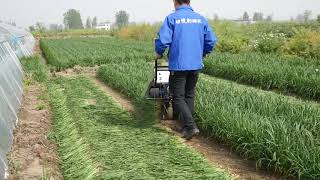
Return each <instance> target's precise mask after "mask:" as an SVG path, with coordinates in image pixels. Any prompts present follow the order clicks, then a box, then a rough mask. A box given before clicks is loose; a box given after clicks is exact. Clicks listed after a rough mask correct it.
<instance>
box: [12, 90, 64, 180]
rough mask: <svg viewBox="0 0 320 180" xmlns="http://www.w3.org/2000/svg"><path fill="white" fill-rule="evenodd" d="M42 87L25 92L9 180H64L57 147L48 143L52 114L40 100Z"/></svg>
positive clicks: (13, 148) (15, 137) (16, 131)
mask: <svg viewBox="0 0 320 180" xmlns="http://www.w3.org/2000/svg"><path fill="white" fill-rule="evenodd" d="M41 95H42V88H41V86H40V85H31V86H28V87H27V88H25V90H24V100H23V104H22V106H21V110H20V113H19V115H18V116H19V124H18V127H17V129H16V130H15V132H14V142H13V147H12V150H11V152H10V154H9V156H8V159H9V170H10V176H9V179H10V180H11V179H12V180H16V179H19V180H21V179H23V180H24V179H26V180H27V179H42V178H45V179H51V180H53V179H54V180H59V179H62V175H61V174H60V172H59V162H58V156H57V154H56V150H57V148H56V146H55V144H54V143H52V142H51V141H50V140H48V137H47V136H48V133H49V131H50V129H51V113H50V111H49V109H48V105H47V103H46V102H45V101H44V100H42V99H40V97H41Z"/></svg>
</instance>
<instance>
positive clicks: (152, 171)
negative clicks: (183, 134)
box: [34, 38, 320, 179]
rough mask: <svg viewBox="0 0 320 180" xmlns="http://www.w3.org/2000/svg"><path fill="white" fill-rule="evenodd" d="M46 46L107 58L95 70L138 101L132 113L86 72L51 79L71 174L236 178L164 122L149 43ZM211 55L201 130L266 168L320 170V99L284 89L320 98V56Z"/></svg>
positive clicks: (51, 52)
mask: <svg viewBox="0 0 320 180" xmlns="http://www.w3.org/2000/svg"><path fill="white" fill-rule="evenodd" d="M41 47H42V49H43V52H44V54H45V56H46V58H47V61H48V63H49V65H50V66H51V67H54V68H55V69H56V70H63V69H66V68H69V67H73V66H75V65H81V66H95V65H99V66H100V67H99V68H98V71H97V74H96V76H97V78H98V79H100V80H101V81H102V82H104V83H105V84H106V85H108V86H111V87H112V88H114V89H115V90H118V91H119V92H120V93H122V94H123V95H125V96H126V97H128V98H129V99H131V101H132V102H133V104H134V106H135V108H136V109H137V112H136V113H133V114H130V113H128V112H126V111H124V110H123V109H121V108H120V106H119V105H118V104H117V103H115V102H114V100H113V99H112V98H111V97H109V96H108V95H106V94H104V93H103V92H102V91H101V90H99V88H98V87H97V86H96V85H94V84H93V83H92V82H91V81H90V79H88V78H86V77H81V76H80V77H74V78H65V77H64V78H63V77H60V78H55V80H53V81H51V82H48V83H47V84H48V87H49V88H48V89H49V94H50V97H51V98H50V102H51V106H52V109H53V114H54V133H53V137H54V139H55V140H56V141H57V142H58V145H59V154H60V156H61V166H62V170H63V174H64V176H65V177H67V179H70V178H71V179H73V178H89V179H90V178H97V177H99V178H102V179H105V178H107V179H108V178H119V177H125V178H129V179H137V178H139V177H141V176H139V175H141V174H143V177H147V178H155V177H159V175H160V174H161V175H162V176H161V177H163V179H170V178H176V177H185V178H190V179H194V178H199V179H203V178H204V179H208V178H209V179H210V178H213V179H215V178H218V179H228V178H230V176H229V175H228V173H226V172H223V171H221V170H218V169H216V168H214V167H212V166H210V165H208V162H206V160H205V159H204V158H203V157H202V156H201V155H199V154H198V153H197V152H194V151H193V150H190V149H189V148H188V147H187V146H186V145H184V144H183V143H181V142H179V141H177V140H176V138H174V137H173V136H171V135H169V134H168V133H167V132H165V131H164V130H162V129H159V128H158V127H157V126H156V124H157V122H156V121H155V119H156V117H155V116H156V109H155V105H154V104H153V103H151V102H149V101H146V100H145V99H144V97H143V95H144V92H145V90H146V87H147V85H148V83H149V81H150V78H151V77H152V73H153V63H152V57H153V55H152V53H151V52H152V51H153V48H152V45H151V43H146V42H135V41H131V40H119V39H113V38H72V39H61V40H42V42H41ZM128 52H129V53H128ZM205 65H206V66H205V69H204V71H203V72H204V73H205V74H202V75H201V76H200V80H199V85H198V89H197V98H196V112H197V114H196V117H197V118H196V119H197V122H198V124H199V126H200V129H201V130H202V132H203V136H205V137H209V138H210V137H214V138H216V139H219V140H220V141H221V142H224V143H226V144H228V145H229V146H230V147H232V149H234V150H236V151H237V152H238V153H239V154H241V155H242V156H243V157H245V158H247V159H251V160H254V161H255V162H256V165H257V166H258V167H260V168H264V169H268V170H271V171H275V172H278V173H280V174H283V175H285V176H295V177H299V178H301V179H318V178H320V173H319V172H320V164H319V162H320V156H319V154H320V148H319V147H320V146H319V141H320V134H319V132H320V121H319V117H320V105H319V104H318V103H316V102H311V101H308V100H303V99H298V98H295V97H291V96H286V95H283V94H286V93H294V94H296V95H297V96H300V97H304V98H309V99H318V96H319V92H320V91H319V82H320V79H319V76H318V71H317V69H318V68H319V62H318V61H316V60H314V59H301V58H292V57H291V58H289V57H280V56H278V55H271V54H256V53H242V54H229V53H216V54H214V55H212V56H210V57H209V58H208V59H207V60H206V61H205ZM34 67H37V66H36V65H34ZM40 72H41V71H40ZM38 73H39V72H38ZM219 78H224V79H225V80H224V79H219ZM233 81H236V82H233ZM238 83H244V84H247V85H251V87H249V86H246V85H241V84H238ZM256 87H259V88H256ZM260 88H262V89H264V90H262V89H260ZM266 90H275V92H270V91H266ZM278 92H281V93H278ZM66 127H68V128H66ZM106 137H108V138H106ZM70 144H75V145H76V146H77V147H78V148H72V146H70ZM164 147H165V148H164ZM78 154H84V155H83V156H78ZM190 155H191V157H192V158H185V159H184V160H181V159H183V158H175V157H177V156H180V157H188V156H190ZM180 160H181V161H180ZM80 162H81V163H80ZM133 164H134V165H135V166H133ZM164 175H165V176H164Z"/></svg>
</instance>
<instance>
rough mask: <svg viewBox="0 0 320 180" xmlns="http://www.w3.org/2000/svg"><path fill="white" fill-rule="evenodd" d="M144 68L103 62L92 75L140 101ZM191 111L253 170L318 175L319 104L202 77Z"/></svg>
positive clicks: (208, 133)
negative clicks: (252, 163)
mask: <svg viewBox="0 0 320 180" xmlns="http://www.w3.org/2000/svg"><path fill="white" fill-rule="evenodd" d="M138 67H140V68H138ZM150 68H152V65H149V64H145V65H143V66H142V65H141V64H136V63H128V64H122V65H121V66H119V64H108V65H106V66H102V67H101V68H100V69H99V70H98V73H97V75H98V77H99V78H100V79H101V80H102V81H104V82H105V83H107V84H109V85H112V86H113V87H114V88H117V89H118V90H120V91H121V92H123V93H124V94H126V95H127V96H129V97H140V98H141V95H140V92H141V90H143V88H144V87H145V84H146V83H147V82H148V81H147V80H148V79H147V78H146V73H145V72H148V69H150ZM130 72H131V73H130ZM143 81H144V82H143ZM128 83H130V84H133V85H129V86H128ZM196 107H197V113H198V122H199V123H200V125H201V128H202V130H204V131H205V132H206V133H207V135H209V136H216V137H219V138H221V139H222V140H224V141H226V142H228V143H230V144H231V145H232V146H234V147H235V149H237V151H239V152H240V153H242V154H243V155H244V156H246V157H248V158H251V159H255V160H257V162H258V165H259V166H261V167H268V168H270V169H276V170H278V171H281V172H286V173H289V174H299V175H301V176H302V177H305V178H314V177H319V173H318V172H320V166H319V165H318V162H319V161H320V159H319V156H318V155H319V150H320V149H319V146H318V142H319V140H320V139H319V138H320V136H319V135H320V134H319V130H320V122H319V121H318V120H319V119H318V118H319V117H320V109H319V108H320V106H319V105H317V104H313V103H308V102H305V101H301V100H297V99H295V98H291V97H286V96H282V95H278V94H276V93H272V92H265V91H262V90H257V89H254V88H251V87H246V86H243V85H237V84H234V83H231V82H229V81H225V80H220V79H216V78H213V77H209V76H206V75H202V76H201V79H200V83H199V88H198V96H197V103H196ZM231 112H232V113H231ZM306 149H308V151H307V152H306Z"/></svg>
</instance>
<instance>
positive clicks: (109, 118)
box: [49, 77, 231, 179]
mask: <svg viewBox="0 0 320 180" xmlns="http://www.w3.org/2000/svg"><path fill="white" fill-rule="evenodd" d="M49 94H50V99H51V105H52V109H53V117H54V133H53V136H54V137H55V139H56V141H57V143H58V146H59V153H60V157H61V167H62V171H63V175H64V177H65V179H231V178H230V176H229V175H227V174H226V173H225V172H223V171H221V170H218V169H215V168H213V167H212V166H210V165H209V164H208V163H207V162H206V161H205V160H204V159H203V157H202V156H200V155H199V154H198V153H195V152H193V151H192V150H190V149H189V148H188V147H187V146H186V145H184V144H183V143H181V142H178V141H177V140H176V138H174V137H172V135H169V134H168V133H167V132H166V131H164V130H162V129H159V128H158V127H156V126H155V125H154V124H155V120H153V119H155V117H153V118H152V116H151V117H150V115H151V114H152V115H154V109H153V108H152V106H149V108H148V107H146V109H144V111H145V112H146V114H145V115H144V114H142V115H140V116H139V119H138V118H136V117H135V116H133V115H131V114H129V113H127V112H125V111H124V110H122V109H121V107H120V106H119V105H118V104H117V103H116V102H114V101H113V99H112V98H111V97H108V96H107V95H105V94H104V93H103V92H102V91H101V90H99V88H98V87H97V86H96V85H94V84H93V83H92V82H91V81H90V80H88V79H87V78H85V77H78V78H73V79H65V78H58V79H56V80H54V81H53V82H51V85H49ZM150 122H151V123H150Z"/></svg>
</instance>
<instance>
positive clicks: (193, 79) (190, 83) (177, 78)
mask: <svg viewBox="0 0 320 180" xmlns="http://www.w3.org/2000/svg"><path fill="white" fill-rule="evenodd" d="M198 78H199V71H172V72H171V73H170V91H171V93H172V94H173V107H174V110H175V112H176V113H177V115H178V117H179V120H181V121H182V123H183V126H184V128H189V129H191V128H194V127H195V125H196V124H195V121H194V119H193V117H192V116H193V114H194V98H195V92H196V85H197V82H198Z"/></svg>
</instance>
